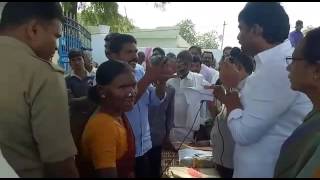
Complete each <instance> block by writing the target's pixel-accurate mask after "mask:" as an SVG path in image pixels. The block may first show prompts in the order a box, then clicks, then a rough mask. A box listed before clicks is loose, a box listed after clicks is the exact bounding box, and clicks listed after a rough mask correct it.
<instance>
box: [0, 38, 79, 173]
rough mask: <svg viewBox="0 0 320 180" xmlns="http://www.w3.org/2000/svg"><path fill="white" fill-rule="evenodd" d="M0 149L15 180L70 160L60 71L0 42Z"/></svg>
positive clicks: (14, 44) (11, 41) (16, 45)
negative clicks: (48, 164) (15, 176)
mask: <svg viewBox="0 0 320 180" xmlns="http://www.w3.org/2000/svg"><path fill="white" fill-rule="evenodd" d="M0 55H1V61H0V84H1V88H0V145H1V150H2V153H3V156H4V157H5V158H6V160H7V161H8V163H9V164H10V165H11V166H12V168H13V169H14V170H15V171H16V172H17V174H18V175H19V176H20V177H43V176H44V163H53V162H58V161H63V160H65V159H67V158H70V157H72V156H74V155H75V154H76V148H75V145H74V142H73V139H72V135H71V131H70V122H69V113H68V102H67V91H66V85H65V80H64V78H63V71H62V70H61V69H60V68H58V67H55V66H54V65H52V64H51V63H49V62H46V61H44V60H42V59H40V58H39V57H37V56H36V54H35V53H34V52H33V50H32V49H31V48H30V47H29V46H27V45H26V44H24V43H23V42H21V41H19V40H17V39H15V38H11V37H7V36H0Z"/></svg>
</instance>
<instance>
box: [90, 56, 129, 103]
mask: <svg viewBox="0 0 320 180" xmlns="http://www.w3.org/2000/svg"><path fill="white" fill-rule="evenodd" d="M128 71H133V69H132V68H131V66H129V64H127V63H124V62H120V61H114V60H109V61H106V62H104V63H102V64H101V65H100V66H99V68H98V70H97V73H96V82H97V85H102V86H104V85H108V84H110V83H112V81H113V80H114V79H115V78H116V77H117V76H118V75H120V74H122V73H126V72H128ZM88 97H89V99H91V100H92V101H94V102H95V103H100V96H99V93H98V91H97V86H93V87H91V88H90V89H89V93H88Z"/></svg>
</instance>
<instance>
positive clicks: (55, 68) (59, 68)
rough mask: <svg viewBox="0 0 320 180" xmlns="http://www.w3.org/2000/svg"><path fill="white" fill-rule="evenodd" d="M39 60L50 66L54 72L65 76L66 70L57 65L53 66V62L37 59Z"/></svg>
mask: <svg viewBox="0 0 320 180" xmlns="http://www.w3.org/2000/svg"><path fill="white" fill-rule="evenodd" d="M37 59H39V60H40V61H42V62H44V63H46V64H48V65H49V66H50V67H51V68H52V69H53V70H54V71H56V72H60V73H62V74H64V70H63V69H62V68H61V67H60V66H58V65H56V64H53V63H52V62H49V61H46V60H44V59H41V58H39V57H37Z"/></svg>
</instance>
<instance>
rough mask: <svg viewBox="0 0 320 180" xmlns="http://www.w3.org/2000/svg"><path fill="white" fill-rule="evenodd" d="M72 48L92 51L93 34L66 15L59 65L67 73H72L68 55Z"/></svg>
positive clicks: (59, 50)
mask: <svg viewBox="0 0 320 180" xmlns="http://www.w3.org/2000/svg"><path fill="white" fill-rule="evenodd" d="M72 48H79V49H91V34H90V32H89V31H88V30H87V29H85V28H84V27H83V26H81V25H80V24H79V23H77V21H76V20H75V18H74V17H73V16H72V15H69V14H65V23H64V24H63V31H62V36H61V37H60V38H59V48H58V53H59V60H58V64H59V65H60V66H61V67H62V68H63V69H64V70H65V72H66V73H67V72H69V71H70V64H69V58H68V53H69V51H70V49H72Z"/></svg>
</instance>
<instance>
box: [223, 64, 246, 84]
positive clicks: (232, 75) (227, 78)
mask: <svg viewBox="0 0 320 180" xmlns="http://www.w3.org/2000/svg"><path fill="white" fill-rule="evenodd" d="M219 75H220V80H221V82H222V84H223V85H224V86H225V87H226V88H236V87H237V86H238V84H239V82H240V81H241V80H240V74H239V70H238V69H237V67H236V65H235V64H232V63H230V62H229V61H228V60H226V61H224V62H222V63H221V64H220V74H219Z"/></svg>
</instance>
